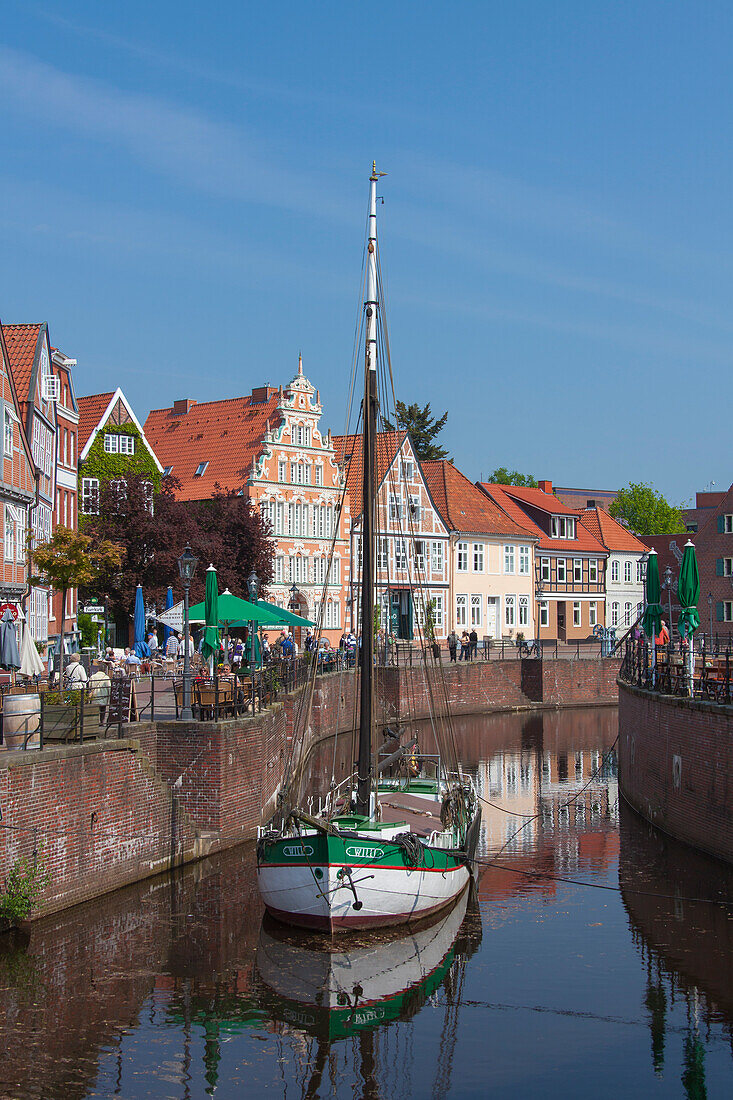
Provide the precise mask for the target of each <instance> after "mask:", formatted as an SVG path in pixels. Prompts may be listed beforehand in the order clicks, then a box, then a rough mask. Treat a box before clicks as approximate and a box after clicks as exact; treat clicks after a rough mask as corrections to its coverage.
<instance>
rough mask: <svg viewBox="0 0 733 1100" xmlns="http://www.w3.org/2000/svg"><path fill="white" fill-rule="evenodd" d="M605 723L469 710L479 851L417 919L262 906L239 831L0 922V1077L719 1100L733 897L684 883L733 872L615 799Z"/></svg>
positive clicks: (16, 1081) (726, 1045) (206, 1090)
mask: <svg viewBox="0 0 733 1100" xmlns="http://www.w3.org/2000/svg"><path fill="white" fill-rule="evenodd" d="M615 726H616V715H615V712H614V711H612V710H608V709H604V710H587V711H572V712H567V713H564V714H546V715H543V716H538V715H532V716H530V717H525V716H512V717H509V718H508V717H505V716H504V717H496V718H489V719H482V720H470V721H468V720H464V722H463V724H462V726H461V728H460V736H461V739H462V743H463V746H464V759H465V760H466V761H467V762H468V763H469V765H470V767H471V770H472V771H473V774H474V776H475V777H476V780H477V783H478V786H479V790H480V792H481V794H482V795H483V796H484V797H485V798H486V799H488V800H489V801H490V802H491V803H492V806H485V807H484V831H483V838H482V847H481V858H482V859H483V860H485V861H487V865H486V866H483V867H482V868H481V873H480V875H479V878H478V884H477V889H476V891H475V893H474V894H473V895H472V896H471V897H470V898H465V899H464V900H463V901H462V903H461V905H460V907H459V908H458V909H457V910H455V911H454V912H453V913H452V914H449V915H448V916H447V917H445V918H444V919H443V920H441V921H438V922H437V923H436V924H434V925H432V926H430V927H429V928H425V929H421V930H419V931H418V932H414V933H412V934H409V935H406V936H405V935H400V936H395V935H392V936H389V937H381V938H378V937H374V936H371V935H369V936H366V935H365V936H363V937H361V938H359V939H358V940H352V939H350V938H349V939H348V941H346V940H339V941H338V942H337V943H336V944H335V947H334V950H333V951H331V950H326V946H327V945H326V943H325V942H324V940H323V939H321V938H320V937H313V936H307V935H302V934H295V933H290V932H287V931H286V932H283V930H282V929H280V928H278V927H277V926H276V925H274V924H270V923H268V922H266V921H265V922H264V923H263V919H262V907H261V905H260V902H259V897H258V894H257V888H256V885H255V881H254V873H253V856H254V852H253V848H252V847H251V846H248V847H245V848H244V849H240V850H238V851H236V852H229V853H227V854H225V855H224V856H221V857H218V858H216V859H211V860H208V861H206V862H204V863H201V864H199V865H197V866H195V867H193V868H188V869H186V870H185V871H183V872H182V873H180V874H178V875H177V876H175V877H171V878H165V879H157V880H155V881H153V882H150V883H146V884H143V885H140V886H137V887H134V888H130V889H127V890H124V891H121V892H119V893H117V894H115V895H113V896H110V897H108V898H105V899H103V900H102V901H101V902H96V903H93V904H90V905H86V906H80V907H78V908H77V909H75V910H73V911H71V912H67V913H64V914H60V915H59V916H57V917H51V918H47V919H46V920H44V921H41V922H38V923H37V924H36V925H34V927H33V931H32V933H31V935H30V939H29V941H25V942H24V941H22V940H21V939H20V938H16V939H11V938H10V937H8V936H6V937H4V939H3V941H2V942H1V943H0V1095H1V1096H3V1097H13V1098H17V1100H21V1098H25V1097H43V1098H44V1100H50V1098H55V1097H63V1098H65V1100H66V1098H75V1097H79V1098H83V1097H112V1096H121V1097H125V1098H135V1097H155V1098H163V1097H176V1098H178V1097H192V1098H198V1097H205V1096H206V1095H216V1096H217V1097H218V1098H220V1100H226V1098H234V1097H242V1096H253V1097H254V1096H260V1095H261V1094H267V1095H272V1096H287V1097H288V1098H298V1100H300V1098H303V1097H327V1096H336V1097H344V1098H345V1097H349V1098H353V1097H370V1098H377V1097H384V1098H385V1100H387V1098H391V1097H443V1096H455V1097H471V1096H502V1097H504V1096H512V1097H540V1096H541V1097H544V1098H553V1097H562V1098H563V1100H567V1097H568V1096H572V1097H575V1096H578V1097H585V1096H593V1097H614V1098H618V1097H627V1096H660V1097H674V1096H689V1097H695V1098H698V1100H700V1098H702V1097H706V1096H708V1097H718V1096H730V1095H732V1094H733V1059H732V1055H731V1039H732V1032H731V1026H732V1025H733V965H732V960H733V904H732V905H731V907H729V908H728V907H726V906H724V905H721V904H710V903H709V902H708V901H707V900H704V901H692V900H689V899H695V898H696V899H730V900H731V902H732V903H733V873H732V872H730V871H728V870H727V869H725V868H723V867H721V866H720V865H719V864H716V863H714V862H712V861H710V860H707V859H705V858H703V857H700V856H698V855H696V854H695V853H692V852H691V851H689V850H688V849H684V848H681V847H679V846H677V845H674V844H672V843H671V842H669V841H666V840H664V839H663V838H661V837H660V836H659V835H657V834H654V833H652V832H651V831H650V830H649V829H648V828H647V827H646V826H645V825H644V824H643V823H642V822H641V821H640V820H639V819H637V818H636V817H634V816H633V815H632V814H631V813H630V812H628V811H627V810H626V809H625V807H623V806H621V807H619V800H618V792H617V784H616V767H615V759H614V758H613V755H611V756H610V757H607V758H605V759H604V754H606V753H607V751H608V749H609V748H610V746H611V745H612V744H613V742H614V738H615V736H616V728H615ZM599 767H601V774H600V776H599V778H598V779H592V778H591V777H592V776H593V773H594V772H595V771H596V770H597V769H598V768H599ZM570 799H573V801H572V802H571V803H570V804H569V805H567V803H568V801H569V800H570ZM507 810H510V811H511V813H507V812H505V811H507ZM517 815H520V816H517ZM521 815H524V816H521ZM524 822H529V823H528V824H526V825H524V827H522V826H523V823H524ZM520 829H521V831H519V830H520ZM560 879H575V880H578V881H582V882H588V883H593V884H594V885H595V886H607V887H611V888H612V889H610V890H599V889H589V888H587V887H584V886H580V885H575V884H573V883H569V882H564V881H559V880H560ZM650 895H664V896H662V897H660V896H650Z"/></svg>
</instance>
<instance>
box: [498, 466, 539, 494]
mask: <svg viewBox="0 0 733 1100" xmlns="http://www.w3.org/2000/svg"><path fill="white" fill-rule="evenodd" d="M489 481H493V482H494V483H495V484H496V485H524V486H525V487H526V488H527V489H536V488H537V478H536V477H532V474H520V472H519V470H509V469H507V467H506V466H498V467H497V469H496V470H494V472H493V474H492V475H491V477H490V478H489Z"/></svg>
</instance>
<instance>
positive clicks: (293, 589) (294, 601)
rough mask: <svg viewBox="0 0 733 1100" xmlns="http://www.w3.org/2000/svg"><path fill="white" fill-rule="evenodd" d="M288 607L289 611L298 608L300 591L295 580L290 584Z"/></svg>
mask: <svg viewBox="0 0 733 1100" xmlns="http://www.w3.org/2000/svg"><path fill="white" fill-rule="evenodd" d="M288 607H289V608H290V610H291V611H295V610H296V608H297V609H300V591H299V589H298V586H297V584H296V583H295V581H293V583H292V585H291V586H290V603H289V604H288Z"/></svg>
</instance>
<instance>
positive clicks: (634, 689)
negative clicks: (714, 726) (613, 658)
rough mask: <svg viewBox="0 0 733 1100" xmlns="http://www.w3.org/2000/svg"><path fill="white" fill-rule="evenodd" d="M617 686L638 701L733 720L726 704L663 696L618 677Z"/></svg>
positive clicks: (731, 709)
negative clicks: (658, 701)
mask: <svg viewBox="0 0 733 1100" xmlns="http://www.w3.org/2000/svg"><path fill="white" fill-rule="evenodd" d="M616 683H617V684H618V686H619V690H620V689H621V688H624V690H625V691H628V692H630V693H631V694H632V695H636V696H637V698H639V699H648V700H649V701H650V702H651V700H653V699H658V700H661V701H662V702H664V703H666V704H667V705H674V706H680V707H684V708H685V709H687V710H699V711H702V712H703V713H705V714H719V715H722V716H724V717H726V718H733V705H729V704H727V703H714V702H712V701H711V700H710V699H693V698H690V696H689V695H665V694H664V693H663V692H661V691H649V689H648V688H640V687H638V686H637V685H636V684H630V683H629V682H628V681H627V680H622V679H621V678H620V677H619V678H618V679H617V680H616Z"/></svg>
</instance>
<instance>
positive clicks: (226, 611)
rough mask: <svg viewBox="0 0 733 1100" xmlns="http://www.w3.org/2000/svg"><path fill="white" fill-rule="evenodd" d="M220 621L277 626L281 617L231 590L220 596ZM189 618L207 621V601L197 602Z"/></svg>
mask: <svg viewBox="0 0 733 1100" xmlns="http://www.w3.org/2000/svg"><path fill="white" fill-rule="evenodd" d="M218 610H219V622H220V623H229V624H231V623H238V622H240V621H244V622H252V621H253V620H254V622H257V623H267V624H268V626H277V625H278V624H279V623H280V619H279V618H278V617H277V616H276V615H274V614H273V613H272V612H271V611H268V610H265V608H263V607H260V606H259V605H258V604H255V603H250V602H249V600H242V599H240V597H239V596H233V595H232V593H231V592H222V594H221V595H220V596H219V609H218ZM188 615H189V618H190V620H191V622H193V623H197V622H198V623H203V622H206V602H205V601H202V602H201V603H195V604H194V605H193V607H192V608H190V610H189V613H188Z"/></svg>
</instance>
